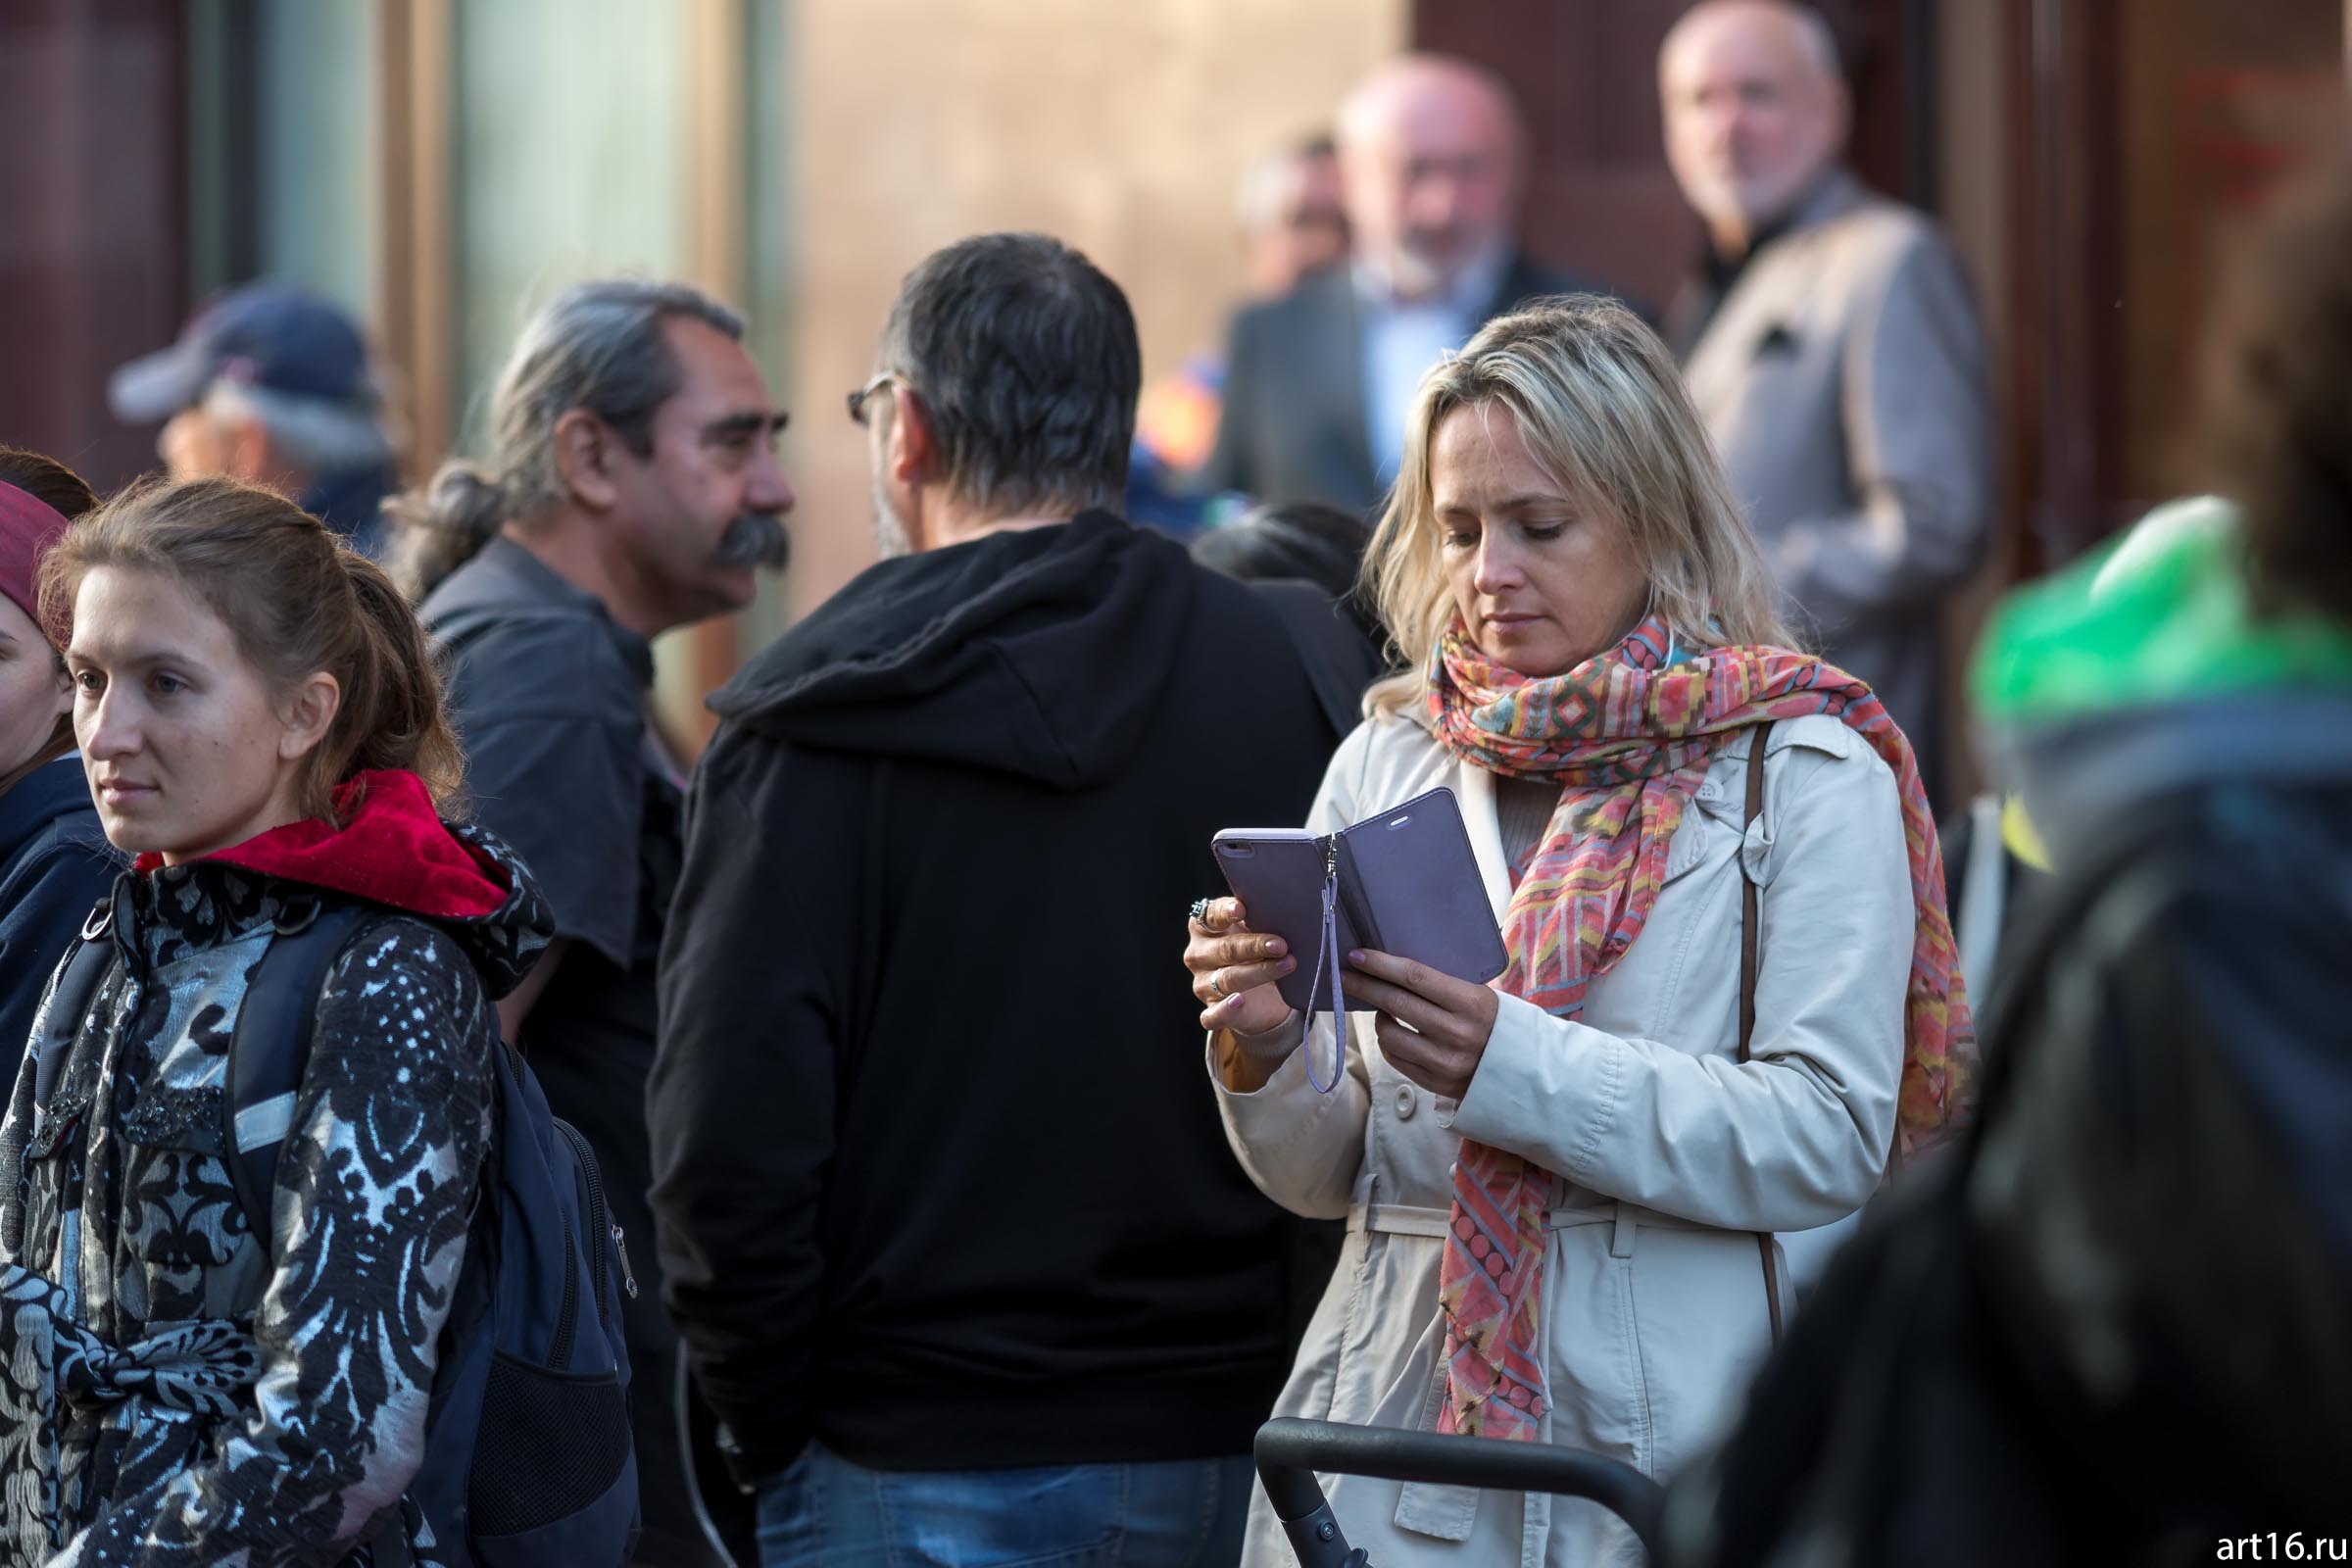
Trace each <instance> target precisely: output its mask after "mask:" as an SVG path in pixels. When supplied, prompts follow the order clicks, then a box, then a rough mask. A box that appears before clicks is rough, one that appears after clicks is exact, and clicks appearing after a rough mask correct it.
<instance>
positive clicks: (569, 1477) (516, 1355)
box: [34, 899, 639, 1568]
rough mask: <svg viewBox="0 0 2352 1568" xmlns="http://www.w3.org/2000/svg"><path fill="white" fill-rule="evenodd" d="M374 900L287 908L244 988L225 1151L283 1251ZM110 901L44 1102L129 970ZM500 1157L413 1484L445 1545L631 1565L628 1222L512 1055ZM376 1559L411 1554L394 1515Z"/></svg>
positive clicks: (62, 979)
mask: <svg viewBox="0 0 2352 1568" xmlns="http://www.w3.org/2000/svg"><path fill="white" fill-rule="evenodd" d="M377 912H378V911H376V910H375V909H373V908H372V907H368V906H366V905H361V904H348V903H342V902H339V901H332V900H317V899H314V900H309V901H305V902H303V903H300V904H298V905H296V906H295V907H292V908H290V909H289V912H288V915H287V916H286V917H285V918H283V919H281V920H280V922H279V924H278V928H277V934H276V935H275V936H274V937H273V938H272V939H271V941H270V946H269V947H268V949H266V950H265V951H264V953H263V955H262V959H261V962H260V964H259V965H258V966H257V968H256V970H255V972H254V975H253V978H252V981H251V983H250V984H249V985H248V987H247V990H246V997H245V1002H244V1005H243V1008H242V1009H241V1010H240V1012H239V1013H238V1016H237V1025H236V1031H235V1034H234V1035H233V1036H232V1037H231V1039H230V1042H229V1049H228V1074H227V1084H226V1089H225V1092H224V1093H223V1094H222V1096H221V1149H222V1151H223V1158H224V1160H225V1162H226V1164H227V1166H228V1171H229V1177H230V1180H231V1181H232V1182H233V1183H234V1185H235V1187H236V1193H237V1201H238V1203H239V1205H240V1206H241V1207H242V1208H243V1210H244V1212H245V1218H246V1223H247V1224H248V1225H249V1226H250V1227H251V1229H252V1231H253V1234H254V1236H255V1238H256V1239H257V1240H258V1241H259V1242H260V1243H261V1244H262V1248H263V1250H264V1251H265V1252H266V1253H267V1254H269V1255H270V1256H271V1257H274V1256H275V1251H276V1238H275V1235H274V1233H273V1228H272V1226H271V1223H270V1207H271V1203H270V1198H271V1194H272V1193H273V1192H274V1190H275V1187H276V1173H277V1159H278V1153H279V1152H280V1150H281V1149H282V1148H283V1146H284V1143H285V1139H286V1134H287V1132H288V1130H289V1129H290V1127H291V1125H292V1122H293V1116H294V1106H295V1099H296V1095H297V1092H298V1091H299V1090H300V1088H301V1086H302V1078H303V1071H304V1069H305V1068H306V1067H307V1066H308V1065H309V1062H310V1056H311V1043H312V1041H311V1035H312V1028H313V1025H314V1022H315V1020H316V1019H317V1016H318V1011H319V992H320V990H321V989H322V988H323V987H324V985H325V983H326V976H327V971H328V969H329V967H330V966H331V965H332V964H333V962H334V960H335V957H336V956H337V955H339V954H341V953H342V952H343V951H344V950H345V949H346V948H348V947H349V946H350V944H351V942H352V940H353V938H354V937H356V936H357V935H358V934H359V932H360V929H361V927H362V926H363V925H364V924H366V923H367V921H368V917H369V916H370V915H371V914H374V913H377ZM113 920H114V917H113V910H112V908H111V907H110V906H107V905H101V906H99V907H98V909H97V910H96V911H95V912H94V913H93V914H92V915H91V918H90V920H89V923H88V924H86V925H85V926H84V927H83V928H82V933H81V938H82V940H81V943H80V945H79V946H78V947H77V948H76V949H75V950H74V951H73V954H72V955H71V956H69V957H68V958H67V960H66V962H65V963H64V965H63V966H62V967H61V968H60V970H59V972H58V978H57V983H56V988H55V991H54V992H53V994H52V996H51V998H50V1003H49V1009H48V1014H47V1024H46V1027H45V1028H44V1030H43V1031H42V1037H41V1039H40V1041H39V1042H38V1049H39V1051H40V1060H39V1063H38V1065H37V1067H36V1068H35V1073H34V1094H35V1097H36V1099H35V1103H36V1104H40V1105H46V1104H47V1103H49V1098H50V1095H51V1092H52V1091H53V1090H54V1089H55V1087H56V1083H57V1077H58V1074H59V1072H60V1071H61V1070H62V1069H63V1067H64V1064H65V1061H66V1058H67V1056H68V1055H69V1054H71V1052H72V1049H73V1038H74V1035H75V1033H76V1031H77V1030H78V1029H79V1028H80V1026H81V1019H82V1016H83V1014H85V1013H86V1012H87V1011H88V1010H89V1006H90V1003H91V1001H92V999H93V998H95V997H96V995H97V994H98V989H99V987H100V985H101V984H102V983H103V982H104V980H105V979H106V976H107V974H108V972H109V970H111V969H112V968H113V966H114V963H115V949H114V941H113V937H112V928H113ZM494 1059H495V1063H496V1074H497V1087H496V1093H495V1094H494V1095H493V1096H492V1102H491V1105H492V1108H491V1129H490V1146H489V1151H488V1152H487V1153H486V1155H485V1156H484V1158H483V1163H482V1171H481V1187H480V1190H479V1193H478V1196H477V1199H476V1202H475V1205H474V1213H473V1219H472V1224H471V1230H470V1234H469V1235H468V1237H467V1240H466V1262H465V1266H464V1269H463V1271H462V1272H461V1274H460V1276H459V1280H458V1285H457V1289H456V1293H455V1299H454V1300H453V1301H452V1303H451V1307H450V1315H449V1321H448V1323H447V1325H446V1326H445V1327H444V1328H443V1330H442V1333H441V1342H440V1357H439V1361H438V1364H437V1366H436V1369H435V1371H434V1374H433V1389H432V1401H431V1405H430V1407H429V1411H428V1414H427V1417H426V1425H425V1444H424V1462H423V1465H422V1466H421V1467H420V1468H419V1469H418V1471H417V1475H416V1477H415V1479H414V1480H412V1481H411V1482H410V1484H409V1495H410V1496H411V1497H412V1498H414V1499H415V1500H416V1502H417V1506H418V1507H419V1508H420V1509H421V1510H422V1511H423V1513H424V1516H425V1518H426V1519H427V1520H428V1521H429V1522H430V1523H431V1525H432V1529H433V1535H434V1538H435V1541H436V1543H437V1549H438V1550H439V1551H440V1552H441V1553H442V1555H443V1557H444V1559H445V1560H447V1561H449V1562H452V1563H454V1564H459V1565H465V1564H479V1565H481V1568H594V1565H597V1564H612V1565H615V1568H617V1565H618V1564H620V1563H622V1562H624V1561H626V1560H627V1557H628V1553H629V1551H630V1549H631V1547H632V1546H633V1545H634V1544H635V1542H636V1537H637V1531H638V1525H639V1516H638V1502H637V1462H636V1456H635V1453H634V1451H633V1449H632V1446H631V1444H630V1439H629V1417H628V1402H627V1393H626V1391H627V1387H628V1379H629V1362H628V1352H627V1350H626V1349H625V1348H623V1345H622V1341H621V1330H620V1316H619V1312H618V1302H617V1300H616V1299H615V1294H616V1293H617V1292H619V1291H622V1290H625V1291H627V1292H628V1293H629V1294H630V1295H631V1296H634V1295H635V1294H636V1291H637V1285H636V1281H635V1280H634V1279H633V1278H632V1277H631V1276H630V1274H629V1272H628V1262H627V1253H626V1251H625V1250H624V1247H623V1238H622V1236H621V1233H620V1229H619V1227H617V1226H615V1225H614V1224H613V1219H612V1215H611V1213H610V1211H609V1210H608V1209H607V1208H606V1206H605V1196H604V1185H603V1180H602V1177H601V1176H600V1175H599V1173H598V1170H597V1163H596V1155H595V1154H594V1153H593V1152H591V1151H590V1150H589V1148H588V1143H587V1140H586V1139H584V1138H582V1137H581V1136H580V1134H579V1133H578V1132H577V1131H575V1130H574V1129H573V1128H572V1127H571V1126H569V1125H568V1124H566V1123H565V1122H564V1121H561V1120H559V1119H558V1118H557V1117H556V1116H555V1115H554V1114H553V1113H552V1112H550V1111H549V1109H548V1108H547V1097H546V1096H545V1095H544V1094H542V1093H541V1092H540V1089H539V1081H538V1079H537V1078H535V1077H534V1076H533V1075H532V1073H531V1069H530V1067H529V1066H528V1065H527V1064H526V1063H525V1062H524V1061H523V1059H522V1056H521V1054H519V1053H518V1052H516V1051H515V1048H514V1047H513V1046H512V1045H510V1044H508V1043H506V1042H505V1041H503V1040H502V1041H501V1042H500V1043H499V1048H498V1051H497V1053H496V1056H495V1058H494ZM373 1548H374V1560H375V1562H376V1564H377V1568H402V1565H405V1564H406V1563H407V1562H408V1561H409V1552H408V1546H407V1539H406V1534H405V1531H403V1530H402V1528H401V1527H400V1525H399V1523H398V1521H397V1519H395V1521H394V1522H393V1524H392V1525H391V1526H390V1527H389V1528H388V1529H387V1530H385V1531H384V1532H383V1535H382V1537H381V1538H379V1539H377V1540H376V1541H375V1542H374V1543H373Z"/></svg>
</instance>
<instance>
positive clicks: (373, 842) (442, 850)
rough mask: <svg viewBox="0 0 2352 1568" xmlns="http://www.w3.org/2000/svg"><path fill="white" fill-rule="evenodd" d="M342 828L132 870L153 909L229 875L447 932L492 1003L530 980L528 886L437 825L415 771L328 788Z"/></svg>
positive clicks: (287, 833)
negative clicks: (186, 888)
mask: <svg viewBox="0 0 2352 1568" xmlns="http://www.w3.org/2000/svg"><path fill="white" fill-rule="evenodd" d="M335 813H336V817H337V818H338V820H339V821H340V822H341V825H340V826H337V825H336V823H334V822H328V821H322V820H319V819H318V818H310V819H306V820H304V821H300V822H290V823H288V824H287V825H285V826H284V827H278V828H271V829H270V831H269V832H267V833H262V834H257V835H256V836H255V837H253V838H250V839H247V840H246V841H245V842H244V843H242V844H237V845H232V846H231V847H229V848H228V849H225V850H221V851H220V852H218V853H216V854H213V855H208V856H206V857H205V858H202V859H200V860H191V861H188V862H186V863H184V864H181V865H177V866H166V865H165V864H164V863H163V861H162V858H161V857H159V856H155V855H142V856H140V857H139V858H138V860H137V861H136V862H135V865H134V869H135V870H136V871H137V872H138V873H139V874H140V878H141V880H142V881H143V882H144V883H145V884H146V885H147V887H148V889H149V890H150V891H151V892H152V893H153V894H154V895H156V896H157V898H156V902H157V903H158V904H159V905H168V904H170V903H172V902H173V901H172V900H169V899H167V898H165V897H164V895H166V894H168V893H170V892H171V891H172V888H171V884H173V883H177V882H183V881H186V882H203V881H206V880H211V879H217V878H219V877H220V876H221V875H222V874H223V873H224V872H228V871H231V870H233V871H238V872H246V873H251V874H253V875H257V876H260V877H265V878H269V879H270V881H272V882H274V883H278V884H289V883H290V884H293V885H294V886H295V887H297V888H308V889H315V890H317V891H319V892H324V893H334V894H339V895H342V896H344V897H346V898H353V899H361V900H365V901H366V902H368V903H369V904H375V905H380V906H382V907H385V908H388V909H395V910H398V911H399V912H401V913H403V914H411V915H416V916H417V917H418V918H420V919H424V920H429V921H431V922H432V923H433V924H435V925H437V926H439V927H441V928H442V929H443V930H444V931H446V932H448V933H449V935H450V937H451V938H452V940H454V941H455V942H457V944H458V945H459V946H460V947H461V948H462V949H464V950H465V952H466V956H467V957H468V958H469V959H470V960H471V961H472V962H473V965H474V967H475V968H476V969H477V970H478V971H480V973H481V976H482V980H483V984H484V986H485V987H486V988H487V989H488V991H489V992H490V994H491V995H492V996H493V997H501V996H504V995H506V994H507V993H508V992H509V991H512V990H513V989H514V988H515V986H516V985H517V984H519V983H520V982H521V980H522V977H523V976H524V975H526V974H528V973H530V970H531V966H532V965H533V964H534V963H536V962H537V961H538V957H539V955H540V954H541V953H542V952H544V951H545V950H546V948H547V945H548V942H549V941H550V940H551V939H552V938H553V936H554V934H555V921H554V917H553V916H552V914H550V912H549V910H548V908H547V906H546V904H545V903H544V902H543V901H542V900H541V899H540V897H539V890H538V887H537V885H536V884H535V883H533V882H532V881H531V879H530V875H529V873H528V872H527V871H526V870H524V868H523V865H522V862H521V861H520V860H518V859H516V858H515V856H514V854H513V852H511V851H509V850H508V849H507V848H506V847H505V846H504V845H503V844H501V843H499V842H498V840H497V839H495V838H494V837H492V836H491V835H490V834H489V833H487V832H485V831H484V830H482V829H481V828H478V827H474V826H471V825H458V824H452V823H449V822H445V821H443V820H442V819H441V816H440V814H439V813H438V812H437V811H436V810H435V809H434V807H433V801H432V796H431V795H430V794H429V793H428V792H427V791H426V789H425V787H424V781H423V780H422V779H420V778H418V777H417V775H416V774H414V773H409V772H400V771H392V770H385V771H379V772H370V773H362V774H359V775H358V776H357V777H355V778H353V779H352V780H351V781H350V782H348V783H346V784H344V785H343V786H341V787H340V788H339V789H338V790H337V791H336V792H335Z"/></svg>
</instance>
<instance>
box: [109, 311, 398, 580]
mask: <svg viewBox="0 0 2352 1568" xmlns="http://www.w3.org/2000/svg"><path fill="white" fill-rule="evenodd" d="M107 401H108V402H109V404H111V405H112V407H113V409H114V412H115V417H117V418H120V419H123V420H124V421H125V422H127V423H132V424H141V423H146V422H148V421H150V420H155V419H162V420H164V421H165V424H164V430H163V434H162V436H161V437H159V438H158V440H157V442H156V450H157V452H158V453H159V454H161V456H162V457H163V460H164V463H165V465H166V466H168V467H169V468H170V469H171V471H172V478H174V479H190V478H197V477H200V476H203V475H207V474H227V475H230V476H231V477H234V478H238V479H244V480H247V481H249V482H251V483H254V484H263V485H268V486H269V487H270V488H271V489H272V490H276V491H279V492H280V493H282V494H284V495H287V496H290V497H292V498H293V499H294V501H295V502H296V504H297V505H299V506H300V507H301V508H302V509H303V510H304V511H305V512H308V513H310V514H311V515H313V516H316V517H318V518H319V519H321V520H322V521H324V522H325V523H326V524H327V526H329V527H331V528H333V529H334V530H335V531H336V532H337V533H339V534H341V535H343V537H344V538H346V539H348V540H349V541H350V542H351V544H352V545H353V546H354V547H355V548H356V549H359V550H361V551H364V552H366V553H367V554H368V555H370V556H373V555H377V554H379V553H380V549H379V547H380V546H381V544H382V541H383V524H382V522H381V521H380V519H379V517H378V513H379V512H380V510H381V508H382V505H383V500H384V497H385V495H386V494H387V493H389V492H390V491H391V490H392V489H393V488H394V485H395V476H394V474H393V471H392V457H393V441H392V438H391V435H390V434H389V432H388V431H387V430H386V428H385V425H384V419H383V415H382V410H381V407H380V404H381V399H380V397H379V394H378V392H377V389H376V385H375V381H374V378H373V377H372V376H371V375H370V374H369V373H368V345H367V343H366V341H365V340H364V339H363V338H362V337H361V335H360V329H359V327H358V325H357V324H356V323H354V322H353V320H352V319H351V318H350V317H349V316H347V315H345V314H344V313H343V312H342V311H341V310H339V309H337V308H336V307H335V306H333V305H330V304H328V303H327V302H326V301H324V300H322V299H319V298H318V297H317V296H316V295H313V294H309V293H306V292H304V291H303V290H301V289H297V288H292V287H289V286H287V285H284V284H280V283H250V284H247V285H245V286H244V287H242V288H237V289H232V290H230V291H229V292H228V293H226V294H223V295H221V296H220V297H219V298H218V299H216V300H214V301H213V302H212V303H211V304H210V305H208V306H206V307H205V308H204V309H203V310H202V311H200V312H198V313H197V315H196V317H195V319H193V320H191V321H189V323H188V325H187V327H186V329H185V330H183V331H182V332H181V333H180V335H179V341H178V342H177V343H174V344H173V345H172V347H170V348H168V349H164V350H162V351H160V352H158V353H155V354H150V355H147V356H146V357H145V358H143V359H137V360H133V361H131V362H130V363H129V364H128V365H125V366H123V368H121V369H119V370H117V371H116V372H115V374H114V379H113V381H112V383H111V384H110V385H109V386H108V388H107Z"/></svg>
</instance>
